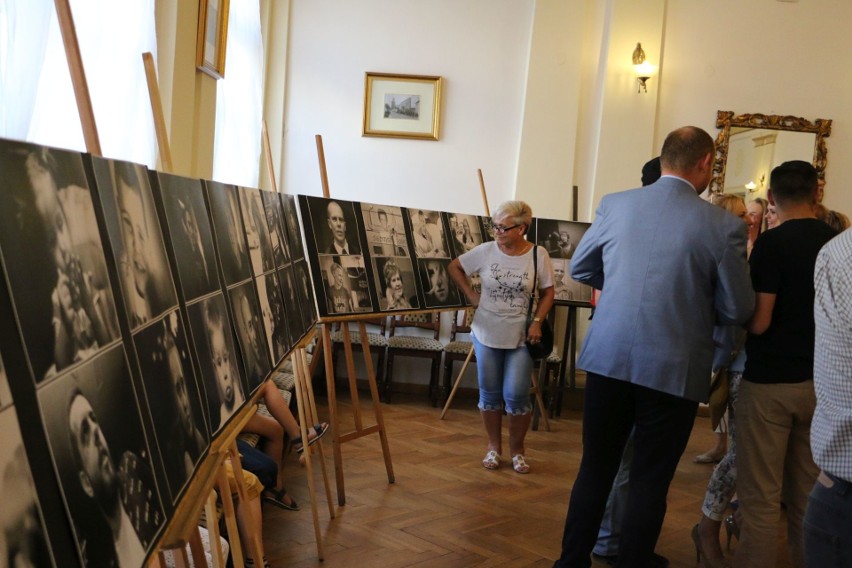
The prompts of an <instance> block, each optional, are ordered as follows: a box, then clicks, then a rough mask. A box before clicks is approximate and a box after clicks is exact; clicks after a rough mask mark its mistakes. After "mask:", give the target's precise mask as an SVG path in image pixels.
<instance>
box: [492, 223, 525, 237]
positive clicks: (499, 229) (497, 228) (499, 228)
mask: <svg viewBox="0 0 852 568" xmlns="http://www.w3.org/2000/svg"><path fill="white" fill-rule="evenodd" d="M522 224H523V223H519V224H517V225H512V226H511V227H504V226H503V225H494V232H495V233H497V234H500V235H502V234H503V233H505V232H506V231H511V230H512V229H517V228H518V227H520V226H521V225H522Z"/></svg>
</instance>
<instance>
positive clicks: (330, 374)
mask: <svg viewBox="0 0 852 568" xmlns="http://www.w3.org/2000/svg"><path fill="white" fill-rule="evenodd" d="M316 143H317V155H318V157H319V166H320V177H321V181H322V192H323V196H324V197H325V198H327V199H328V198H329V197H330V194H329V189H328V173H327V171H326V167H325V152H324V151H323V146H322V136H320V135H319V134H317V135H316ZM351 321H358V324H359V333H360V338H361V351H362V353H363V355H364V366H365V368H366V372H367V383H368V384H369V386H370V396H371V398H372V401H373V412H374V414H375V419H376V423H375V424H374V425H372V426H367V427H364V424H363V420H362V418H361V403H360V399H359V397H358V388H357V384H356V379H355V362H354V359H353V356H352V336H351V335H350V333H349V326H348V322H351ZM336 322H342V323H343V325H342V326H341V331H342V333H341V335H342V339H343V351H344V353H345V355H346V371H347V374H348V380H349V393H350V396H351V399H352V412H353V415H354V418H355V430H353V431H351V432H347V433H341V432H340V427H339V425H340V422H339V421H338V419H337V394H336V392H335V380H334V361H333V359H332V342H331V326H332V324H334V323H336ZM319 349H322V352H323V360H324V362H325V378H326V386H327V390H328V411H329V420H330V422H331V428H332V441H333V449H334V477H335V482H336V484H337V503H338V505H341V506H343V505H345V504H346V489H345V482H344V479H343V453H342V452H341V448H340V445H341V444H343V443H345V442H351V441H352V440H357V439H358V438H362V437H364V436H369V435H372V434H378V435H379V440H380V443H381V445H382V455H383V456H384V460H385V469H386V470H387V476H388V483H394V481H395V479H394V474H393V463H392V462H391V455H390V447H389V446H388V437H387V432H386V431H385V421H384V417H383V415H382V406H381V402H380V400H379V389H378V387H377V386H376V374H375V372H374V370H373V357H372V355H371V354H370V344H369V340H368V338H367V327H366V325H365V324H364V321H363V317H362V316H357V315H356V316H342V317H335V318H323V319H320V338H319V341H318V342H317V350H319ZM317 350H315V351H314V358H313V360H312V361H311V367H312V368H311V369H310V371H311V372H312V371H313V367H314V366H315V364H316V360H317V356H316V355H317V352H318V351H317ZM303 439H306V438H303Z"/></svg>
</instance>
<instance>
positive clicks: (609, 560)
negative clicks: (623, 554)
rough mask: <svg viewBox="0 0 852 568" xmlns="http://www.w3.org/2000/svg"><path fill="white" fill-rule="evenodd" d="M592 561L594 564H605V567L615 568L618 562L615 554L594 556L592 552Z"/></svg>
mask: <svg viewBox="0 0 852 568" xmlns="http://www.w3.org/2000/svg"><path fill="white" fill-rule="evenodd" d="M592 559H593V560H594V561H595V562H600V563H602V564H606V565H607V566H615V563H616V562H618V555H617V554H610V555H604V554H595V553H594V552H592Z"/></svg>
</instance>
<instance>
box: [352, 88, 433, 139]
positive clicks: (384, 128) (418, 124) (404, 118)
mask: <svg viewBox="0 0 852 568" xmlns="http://www.w3.org/2000/svg"><path fill="white" fill-rule="evenodd" d="M442 85H443V79H442V78H441V77H438V76H431V75H394V74H392V73H371V72H368V73H367V74H366V77H365V79H364V124H363V129H362V131H361V134H362V135H363V136H385V137H390V138H413V139H420V140H437V139H438V136H439V134H440V126H441V88H442Z"/></svg>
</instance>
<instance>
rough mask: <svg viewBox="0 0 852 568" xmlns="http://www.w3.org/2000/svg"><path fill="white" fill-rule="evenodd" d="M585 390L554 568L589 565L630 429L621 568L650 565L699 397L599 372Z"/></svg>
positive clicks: (585, 567)
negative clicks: (576, 459) (579, 451)
mask: <svg viewBox="0 0 852 568" xmlns="http://www.w3.org/2000/svg"><path fill="white" fill-rule="evenodd" d="M585 394H586V400H585V408H584V413H583V459H582V461H581V462H580V471H579V473H578V474H577V480H576V481H575V482H574V488H573V490H572V491H571V501H570V503H569V505H568V515H567V517H566V519H565V532H564V534H563V536H562V556H561V558H560V559H559V560H558V561H557V562H556V564H554V567H560V568H561V567H565V568H588V567H589V566H591V559H590V558H589V555H590V553H591V552H592V548H594V546H595V541H596V539H597V535H598V529H599V528H600V523H601V518H602V517H603V513H604V509H605V508H606V501H607V496H608V495H609V492H610V489H611V487H612V482H613V479H614V478H615V474H616V473H617V471H618V466H619V463H620V462H621V456H622V453H623V451H624V445H625V443H626V442H627V438H628V436H629V435H630V431H631V429H633V430H634V438H633V444H634V446H633V469H632V470H631V472H630V489H629V492H628V498H627V510H626V513H625V516H624V524H623V525H622V535H621V545H620V547H619V552H618V564H617V566H619V567H633V566H636V567H644V566H645V565H646V564H647V563H648V562H649V560H650V559H651V555H652V554H653V552H654V547H655V546H656V543H657V537H659V535H660V528H661V527H662V525H663V518H664V517H665V515H666V494H667V493H668V491H669V484H671V481H672V478H673V477H674V472H675V469H676V467H677V463H678V461H679V460H680V456H681V455H682V454H683V451H684V449H685V448H686V444H687V442H688V441H689V435H690V433H691V432H692V426H693V424H694V422H695V412H696V410H697V408H698V403H697V402H693V401H690V400H686V399H683V398H680V397H677V396H673V395H670V394H665V393H662V392H660V391H656V390H653V389H649V388H646V387H642V386H638V385H635V384H632V383H628V382H625V381H619V380H616V379H611V378H609V377H604V376H602V375H597V374H594V373H589V374H588V378H587V381H586V393H585Z"/></svg>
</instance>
